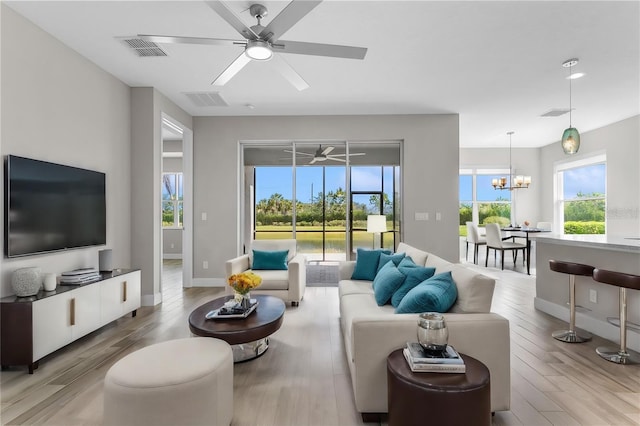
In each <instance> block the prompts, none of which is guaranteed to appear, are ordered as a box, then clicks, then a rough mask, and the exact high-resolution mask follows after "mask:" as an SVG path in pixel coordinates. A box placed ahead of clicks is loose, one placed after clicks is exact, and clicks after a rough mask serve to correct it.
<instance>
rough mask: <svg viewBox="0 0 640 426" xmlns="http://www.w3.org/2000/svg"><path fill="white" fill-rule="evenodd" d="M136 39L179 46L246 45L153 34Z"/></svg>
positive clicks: (212, 39) (240, 42)
mask: <svg viewBox="0 0 640 426" xmlns="http://www.w3.org/2000/svg"><path fill="white" fill-rule="evenodd" d="M138 37H139V38H141V39H142V40H144V41H151V42H153V43H180V44H209V45H223V46H233V45H246V44H247V42H246V40H228V39H225V38H209V37H182V36H165V35H155V34H138Z"/></svg>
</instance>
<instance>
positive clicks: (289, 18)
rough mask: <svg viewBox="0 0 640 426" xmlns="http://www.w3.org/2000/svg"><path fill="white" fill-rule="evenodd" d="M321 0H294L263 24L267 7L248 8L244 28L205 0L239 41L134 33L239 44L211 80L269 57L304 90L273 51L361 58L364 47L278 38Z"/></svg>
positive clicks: (163, 39) (220, 81) (157, 39)
mask: <svg viewBox="0 0 640 426" xmlns="http://www.w3.org/2000/svg"><path fill="white" fill-rule="evenodd" d="M321 1H322V0H298V1H292V2H291V3H289V4H288V5H287V6H286V7H285V8H284V10H282V12H280V13H279V14H278V15H277V16H276V17H275V18H273V19H272V20H271V22H270V23H269V25H267V26H266V27H263V26H262V25H261V23H260V22H261V20H262V18H264V17H265V16H267V13H268V11H267V8H266V7H265V6H263V5H261V4H253V5H251V7H249V13H251V16H253V17H254V18H256V19H257V21H258V23H257V24H256V25H253V26H251V27H247V26H246V25H245V24H244V23H243V22H242V20H240V18H239V17H238V16H237V15H236V14H235V13H234V12H233V11H232V10H231V8H230V7H229V6H228V5H227V4H225V3H223V2H221V1H205V3H207V5H208V6H209V7H210V8H211V9H213V10H214V11H215V12H216V13H218V14H219V15H220V16H221V17H222V19H224V20H225V21H227V22H228V23H229V25H231V26H232V27H233V28H235V30H236V31H238V32H239V33H240V35H242V37H243V38H244V39H243V40H229V39H221V38H209V37H182V36H166V35H152V34H138V37H140V38H141V39H142V40H145V41H150V42H154V43H183V44H206V45H226V46H229V45H232V46H243V47H244V51H243V52H242V53H241V54H240V56H238V57H237V58H236V59H235V60H234V61H233V62H232V63H231V64H230V65H229V66H228V67H227V68H226V69H225V70H224V71H222V73H221V74H220V75H218V76H217V77H216V79H215V80H213V82H212V83H211V84H212V85H214V86H224V85H225V84H226V83H227V82H228V81H229V80H231V78H233V76H235V75H236V74H237V73H238V72H239V71H240V70H241V69H242V68H244V66H245V65H247V64H248V63H249V62H251V61H252V60H256V61H266V60H269V59H271V63H272V64H273V66H274V67H275V68H276V69H277V70H278V71H279V72H280V73H281V74H282V75H283V76H284V77H285V78H286V79H287V80H288V81H289V82H290V83H291V84H292V85H293V86H295V87H296V88H297V89H298V90H304V89H306V88H308V87H309V84H308V83H307V82H306V81H304V79H303V78H302V77H301V76H300V74H298V73H297V72H296V71H295V70H294V69H293V68H292V67H291V65H289V64H288V63H287V62H286V61H285V60H284V59H283V58H282V57H281V56H280V55H278V54H277V53H295V54H300V55H316V56H330V57H335V58H348V59H364V56H365V55H366V53H367V49H366V48H363V47H353V46H341V45H335V44H321V43H307V42H302V41H286V40H280V36H281V35H282V34H284V33H285V32H287V30H289V29H290V28H291V27H293V26H294V25H295V24H296V23H297V22H298V21H299V20H300V19H302V18H303V17H304V16H305V15H306V14H307V13H309V12H310V11H311V10H313V8H315V7H316V6H317V5H318V4H320V2H321Z"/></svg>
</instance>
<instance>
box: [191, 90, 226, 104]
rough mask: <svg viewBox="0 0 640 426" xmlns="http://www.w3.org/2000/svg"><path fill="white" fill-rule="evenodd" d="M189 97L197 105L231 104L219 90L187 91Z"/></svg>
mask: <svg viewBox="0 0 640 426" xmlns="http://www.w3.org/2000/svg"><path fill="white" fill-rule="evenodd" d="M185 95H186V96H187V98H189V100H191V102H193V104H194V105H195V106H197V107H212V106H215V107H224V106H229V104H228V103H227V101H225V100H224V98H223V97H222V96H221V95H220V93H218V92H192V93H185Z"/></svg>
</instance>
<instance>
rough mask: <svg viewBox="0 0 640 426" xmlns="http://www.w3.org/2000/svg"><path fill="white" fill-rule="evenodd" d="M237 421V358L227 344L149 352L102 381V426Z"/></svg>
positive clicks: (195, 342) (166, 346)
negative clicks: (235, 390)
mask: <svg viewBox="0 0 640 426" xmlns="http://www.w3.org/2000/svg"><path fill="white" fill-rule="evenodd" d="M232 417H233V355H232V352H231V346H229V344H228V343H227V342H225V341H223V340H219V339H213V338H210V337H195V338H187V339H178V340H170V341H168V342H162V343H158V344H155V345H151V346H147V347H146V348H142V349H140V350H138V351H136V352H133V353H131V354H129V355H127V356H125V357H124V358H122V359H121V360H119V361H118V362H116V363H115V364H114V365H113V366H112V367H111V368H110V369H109V371H108V372H107V375H106V376H105V378H104V424H105V425H114V426H116V425H117V426H124V425H172V426H175V425H216V426H217V425H220V426H222V425H224V426H228V425H229V424H230V423H231V418H232Z"/></svg>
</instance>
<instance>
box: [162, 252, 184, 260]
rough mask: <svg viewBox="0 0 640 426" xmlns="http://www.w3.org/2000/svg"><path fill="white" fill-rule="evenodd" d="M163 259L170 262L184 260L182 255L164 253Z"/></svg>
mask: <svg viewBox="0 0 640 426" xmlns="http://www.w3.org/2000/svg"><path fill="white" fill-rule="evenodd" d="M162 258H163V259H169V260H173V259H182V253H163V254H162Z"/></svg>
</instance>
